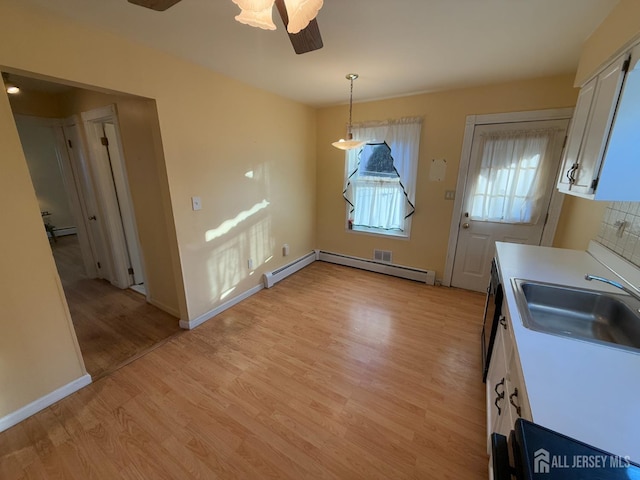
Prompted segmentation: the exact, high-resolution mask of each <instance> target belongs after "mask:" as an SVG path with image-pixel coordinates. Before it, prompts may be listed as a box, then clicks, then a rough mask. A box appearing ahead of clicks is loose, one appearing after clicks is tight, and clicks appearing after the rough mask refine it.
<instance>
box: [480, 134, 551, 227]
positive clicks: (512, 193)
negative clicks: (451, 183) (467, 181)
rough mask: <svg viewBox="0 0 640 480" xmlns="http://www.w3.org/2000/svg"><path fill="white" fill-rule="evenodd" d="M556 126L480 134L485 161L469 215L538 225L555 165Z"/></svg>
mask: <svg viewBox="0 0 640 480" xmlns="http://www.w3.org/2000/svg"><path fill="white" fill-rule="evenodd" d="M555 132H556V130H555V129H545V130H529V131H504V132H494V133H488V134H485V135H483V136H482V137H481V142H482V143H481V151H482V161H481V165H480V170H479V172H478V176H477V178H476V181H475V185H474V186H473V187H472V190H471V192H472V194H471V196H470V200H471V206H470V207H469V212H470V218H471V219H472V220H479V221H485V222H501V223H517V224H535V223H537V222H538V220H539V219H540V215H541V212H542V211H543V210H544V205H542V202H541V200H542V198H543V197H544V194H545V189H546V187H547V186H546V185H543V184H542V182H543V179H544V178H548V177H547V173H548V169H549V168H551V167H552V165H550V164H551V162H550V158H549V157H550V155H549V153H548V151H549V150H550V149H548V147H549V146H550V145H551V144H552V139H553V136H554V135H555Z"/></svg>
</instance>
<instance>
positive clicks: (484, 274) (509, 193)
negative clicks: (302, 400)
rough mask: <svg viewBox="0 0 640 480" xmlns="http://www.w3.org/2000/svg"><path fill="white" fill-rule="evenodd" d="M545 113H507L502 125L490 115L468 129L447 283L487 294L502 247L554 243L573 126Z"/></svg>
mask: <svg viewBox="0 0 640 480" xmlns="http://www.w3.org/2000/svg"><path fill="white" fill-rule="evenodd" d="M544 114H545V112H534V114H532V115H530V117H529V118H526V117H525V118H522V115H520V118H518V116H519V114H512V115H504V116H502V118H501V120H502V121H495V120H496V118H495V117H496V116H486V117H494V118H493V119H491V118H488V119H487V118H485V119H484V120H485V121H484V122H482V123H475V122H474V124H473V125H472V128H467V131H466V132H465V143H467V144H468V145H466V147H467V148H466V149H465V150H467V159H466V162H461V170H460V176H461V177H464V182H463V183H462V188H459V189H458V191H461V192H463V193H462V195H461V196H460V199H459V202H458V201H457V202H456V203H457V207H458V209H457V212H456V213H454V219H455V224H454V221H453V220H452V232H451V234H452V235H455V238H454V240H453V241H450V243H449V252H448V255H447V267H448V270H447V271H446V272H445V284H447V285H451V286H454V287H459V288H464V289H467V290H475V291H480V292H483V291H485V290H486V287H487V284H488V281H489V274H490V265H491V258H492V257H493V255H494V254H495V242H496V241H503V242H512V243H522V244H528V245H543V244H550V243H551V242H552V240H553V235H554V233H555V227H556V225H557V219H558V216H559V212H560V209H561V205H562V196H561V195H560V194H558V193H557V191H556V189H555V183H556V178H557V172H558V168H559V165H560V159H561V155H562V149H563V144H564V138H565V136H566V130H567V126H568V123H569V120H568V117H567V116H566V113H565V112H564V111H560V113H557V111H554V112H551V113H548V115H550V116H554V115H555V116H556V118H547V119H545V118H544ZM510 117H511V118H510ZM536 117H537V118H536ZM541 117H542V118H541ZM557 117H564V118H557ZM487 120H494V121H487ZM467 126H468V127H469V125H467ZM463 163H464V164H465V165H464V169H465V171H464V173H463ZM460 184H461V179H460V178H459V179H458V185H459V187H460Z"/></svg>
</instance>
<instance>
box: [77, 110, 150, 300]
mask: <svg viewBox="0 0 640 480" xmlns="http://www.w3.org/2000/svg"><path fill="white" fill-rule="evenodd" d="M82 120H83V123H84V128H85V133H86V135H87V143H88V147H89V160H90V165H91V166H90V170H91V173H92V179H93V183H94V185H95V189H96V197H97V200H98V207H99V210H100V212H101V213H102V218H100V219H99V220H101V221H102V224H103V225H104V231H105V234H106V236H105V240H106V243H107V245H108V247H109V253H110V257H111V265H110V266H111V268H112V271H113V276H112V278H111V280H110V281H111V283H112V284H113V285H115V286H117V287H120V288H127V287H129V286H131V285H137V284H142V283H143V282H144V277H143V269H142V261H141V253H140V249H139V243H138V234H137V230H136V222H135V216H134V212H133V203H132V201H131V195H130V192H129V186H128V181H127V173H126V168H125V164H124V156H123V153H122V145H121V142H120V138H119V132H118V130H119V127H118V119H117V116H116V111H115V107H114V106H108V107H103V108H99V109H96V110H91V111H89V112H83V113H82Z"/></svg>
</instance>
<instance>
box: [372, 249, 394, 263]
mask: <svg viewBox="0 0 640 480" xmlns="http://www.w3.org/2000/svg"><path fill="white" fill-rule="evenodd" d="M373 259H374V260H375V261H377V262H384V263H391V250H374V251H373Z"/></svg>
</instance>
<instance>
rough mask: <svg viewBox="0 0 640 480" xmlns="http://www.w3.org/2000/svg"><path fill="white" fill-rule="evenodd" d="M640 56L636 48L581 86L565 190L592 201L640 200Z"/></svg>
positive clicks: (567, 149)
mask: <svg viewBox="0 0 640 480" xmlns="http://www.w3.org/2000/svg"><path fill="white" fill-rule="evenodd" d="M639 56H640V47H636V48H635V49H634V51H633V52H632V54H629V53H627V54H625V55H622V56H621V57H619V58H618V59H616V61H614V62H613V63H612V64H611V65H609V66H608V67H607V68H605V69H604V70H603V71H602V72H601V73H600V74H599V75H597V76H596V77H595V78H593V79H592V80H590V81H589V82H588V83H587V84H585V85H584V86H583V87H582V89H581V90H580V95H579V97H578V103H577V105H576V109H575V112H574V116H573V120H572V122H571V127H570V129H569V134H568V138H567V144H566V146H565V151H564V157H563V162H562V169H561V171H560V177H559V179H558V189H559V190H560V191H561V192H563V193H569V194H572V195H578V196H581V197H585V198H590V199H593V200H610V201H637V200H640V188H638V184H637V179H638V176H639V175H640V161H639V159H638V156H639V155H640V136H639V135H638V133H637V132H638V125H639V123H638V122H639V121H640V102H639V100H640V71H638V70H636V69H635V67H636V64H637V63H638V58H639ZM634 123H635V125H634ZM634 126H635V131H634ZM634 180H635V182H634ZM634 183H635V185H634Z"/></svg>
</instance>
